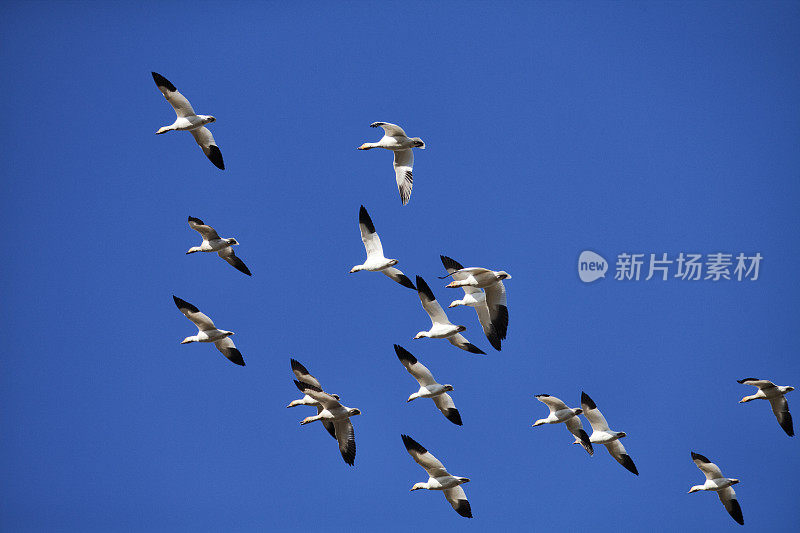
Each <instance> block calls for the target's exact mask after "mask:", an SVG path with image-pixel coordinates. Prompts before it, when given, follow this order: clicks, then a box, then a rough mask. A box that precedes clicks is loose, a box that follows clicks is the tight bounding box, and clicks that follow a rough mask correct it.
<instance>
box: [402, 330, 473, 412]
mask: <svg viewBox="0 0 800 533" xmlns="http://www.w3.org/2000/svg"><path fill="white" fill-rule="evenodd" d="M394 351H395V353H396V354H397V358H398V359H400V362H401V363H403V366H404V367H406V370H408V373H409V374H411V375H412V376H414V379H416V380H417V381H418V382H419V390H418V391H417V392H415V393H414V394H412V395H411V396H409V397H408V400H406V401H407V402H410V401H412V400H416V399H417V398H431V399H433V403H435V404H436V407H438V408H439V410H440V411H441V412H442V414H443V415H444V417H445V418H446V419H448V420H449V421H450V422H452V423H453V424H455V425H457V426H460V425H461V415H460V414H459V412H458V409H456V404H455V403H453V399H452V398H451V397H450V395H449V394H447V393H448V392H449V391H452V390H453V386H452V385H442V384H440V383H436V379H434V377H433V374H431V371H430V370H428V368H427V367H426V366H425V365H423V364H422V363H420V362H419V361H418V360H417V358H416V357H414V356H413V355H411V354H410V353H409V352H408V350H406V349H405V348H403V347H402V346H399V345H397V344H395V345H394Z"/></svg>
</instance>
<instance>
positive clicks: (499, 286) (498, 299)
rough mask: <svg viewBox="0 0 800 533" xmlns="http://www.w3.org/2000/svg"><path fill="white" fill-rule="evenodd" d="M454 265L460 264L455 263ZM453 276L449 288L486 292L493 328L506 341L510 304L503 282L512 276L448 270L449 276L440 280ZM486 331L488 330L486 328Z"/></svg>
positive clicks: (475, 269) (477, 270) (472, 269)
mask: <svg viewBox="0 0 800 533" xmlns="http://www.w3.org/2000/svg"><path fill="white" fill-rule="evenodd" d="M451 261H452V260H451ZM442 262H444V259H442ZM453 263H455V264H458V263H456V262H455V261H453ZM454 266H455V265H454V264H451V267H454ZM459 266H460V265H459ZM445 268H447V265H445ZM451 270H452V271H451ZM451 276H452V278H453V281H451V282H450V283H448V284H447V287H448V288H451V289H452V288H455V287H461V288H463V289H464V290H465V291H466V290H467V287H471V288H473V289H483V290H484V292H485V293H486V306H487V308H488V309H489V318H490V319H491V323H492V327H493V328H494V330H495V334H496V335H497V337H498V338H499V339H500V340H503V339H505V338H506V333H507V331H508V303H507V302H506V287H505V285H503V280H504V279H511V275H510V274H509V273H508V272H506V271H505V270H497V271H495V270H489V269H487V268H479V267H469V268H459V269H455V268H447V276H441V277H440V278H439V279H445V278H447V277H451ZM485 330H486V328H484V331H485Z"/></svg>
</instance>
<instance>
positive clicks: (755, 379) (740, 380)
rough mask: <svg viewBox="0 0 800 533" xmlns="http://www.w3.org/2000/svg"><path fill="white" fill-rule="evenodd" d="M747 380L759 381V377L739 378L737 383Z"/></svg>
mask: <svg viewBox="0 0 800 533" xmlns="http://www.w3.org/2000/svg"><path fill="white" fill-rule="evenodd" d="M745 381H758V378H744V379H737V380H736V383H744V382H745Z"/></svg>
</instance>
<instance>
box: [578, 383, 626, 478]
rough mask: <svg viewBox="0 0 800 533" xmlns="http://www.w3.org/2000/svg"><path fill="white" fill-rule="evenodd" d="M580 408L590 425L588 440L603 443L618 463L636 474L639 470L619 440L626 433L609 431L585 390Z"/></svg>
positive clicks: (603, 418) (593, 442)
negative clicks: (590, 430)
mask: <svg viewBox="0 0 800 533" xmlns="http://www.w3.org/2000/svg"><path fill="white" fill-rule="evenodd" d="M581 409H582V410H583V416H585V417H586V420H588V421H589V424H591V426H592V434H591V435H590V436H589V442H591V443H592V444H605V447H606V449H607V450H608V453H610V454H611V457H613V458H614V459H616V460H617V462H618V463H619V464H621V465H622V466H624V467H625V468H626V469H627V470H628V471H629V472H633V473H634V474H636V475H637V476H638V475H639V471H638V470H636V465H635V464H633V459H631V456H630V455H628V453H627V452H626V451H625V447H624V446H623V445H622V443H621V442H620V441H619V439H621V438H622V437H625V436H626V434H625V432H624V431H611V429H610V428H609V427H608V422H606V419H605V417H604V416H603V413H601V412H600V409H598V408H597V405H595V403H594V401H592V399H591V398H589V395H588V394H586V393H585V392H581Z"/></svg>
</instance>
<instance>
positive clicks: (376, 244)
mask: <svg viewBox="0 0 800 533" xmlns="http://www.w3.org/2000/svg"><path fill="white" fill-rule="evenodd" d="M152 75H153V80H154V81H155V82H156V85H157V86H158V88H159V90H160V91H161V92H162V93H163V95H164V97H165V98H166V99H167V101H168V102H169V103H170V104H171V105H172V107H173V108H174V110H175V113H176V115H177V118H176V120H175V122H174V123H173V124H172V125H170V126H165V127H162V128H159V130H158V131H157V132H156V133H157V134H162V133H166V132H168V131H173V130H179V131H189V132H190V133H191V134H192V136H194V139H195V141H196V142H197V144H198V145H199V146H200V148H201V149H202V150H203V153H204V154H205V155H206V156H207V157H208V159H209V160H210V161H211V162H212V163H213V164H214V166H216V167H217V168H219V169H221V170H224V169H225V164H224V162H223V159H222V152H221V151H220V149H219V147H218V146H217V144H216V142H215V141H214V137H213V135H212V134H211V132H210V131H209V130H208V128H206V127H205V126H206V125H207V124H210V123H212V122H214V121H216V119H215V118H214V117H213V116H210V115H197V114H195V112H194V110H193V109H192V106H191V104H190V103H189V101H188V100H187V99H186V98H185V97H184V96H183V95H182V94H181V93H180V92H178V90H177V89H176V88H175V86H174V85H173V84H172V83H170V81H169V80H167V79H166V78H164V77H163V76H161V75H160V74H158V73H156V72H153V73H152ZM371 127H373V128H377V127H381V128H383V130H384V136H383V137H382V138H381V139H380V140H379V141H378V142H377V143H364V144H362V145H361V146H359V147H358V149H359V150H369V149H371V148H384V149H387V150H391V151H392V152H393V153H394V170H395V180H396V182H397V188H398V191H399V192H400V200H401V201H402V203H403V205H405V204H407V203H408V201H409V199H410V197H411V189H412V186H413V177H412V167H413V164H414V154H413V151H412V149H413V148H420V149H424V148H425V143H424V142H423V141H422V139H420V138H419V137H413V138H409V137H408V136H406V134H405V132H404V131H403V129H402V128H401V127H399V126H397V125H395V124H389V123H387V122H375V123H373V124H371ZM188 222H189V227H191V228H192V229H193V230H195V231H197V232H198V233H200V235H201V236H202V238H203V241H202V243H201V244H200V246H194V247H192V248H190V249H189V250H188V251H187V252H186V253H187V254H192V253H195V252H216V253H217V254H218V255H219V256H220V257H221V258H222V259H224V260H225V261H226V262H228V263H229V264H230V265H232V266H233V267H234V268H235V269H237V270H238V271H240V272H242V273H244V274H246V275H248V276H250V275H252V274H251V272H250V270H249V269H248V268H247V266H246V265H245V264H244V262H243V261H242V260H241V259H240V258H239V257H237V256H236V254H235V253H234V251H233V246H235V245H238V244H239V243H238V242H237V241H236V239H234V238H225V239H223V238H221V237H220V236H219V234H218V233H217V232H216V230H215V229H214V228H212V227H211V226H209V225H206V224H204V223H203V221H202V220H200V219H198V218H195V217H189V219H188ZM358 225H359V229H360V231H361V240H362V242H363V243H364V248H365V249H366V253H367V258H366V260H365V261H364V262H363V263H362V264H360V265H356V266H354V267H353V268H352V269H350V272H351V273H353V272H358V271H361V270H367V271H370V272H382V273H383V274H385V275H386V276H387V277H389V278H391V279H392V280H394V281H395V282H397V283H398V284H400V285H402V286H403V287H407V288H409V289H414V290H416V291H417V295H418V296H419V299H420V302H421V303H422V308H423V309H424V310H425V312H426V313H427V314H428V316H429V317H430V319H431V327H430V328H429V329H428V330H425V331H420V332H419V333H417V334H416V336H414V339H420V338H424V337H427V338H433V339H447V340H448V341H449V342H450V343H451V344H453V345H454V346H456V347H457V348H460V349H462V350H465V351H468V352H470V353H474V354H484V355H485V352H484V351H482V350H481V349H480V348H478V347H477V346H475V345H474V344H472V343H470V342H469V341H468V340H467V339H466V338H465V337H464V336H463V335H462V334H461V333H462V332H463V331H465V330H466V329H467V328H466V326H462V325H455V324H453V323H452V322H450V320H449V319H448V317H447V314H446V313H445V312H444V309H442V306H441V305H439V303H438V302H437V300H436V297H435V296H434V294H433V291H432V290H431V288H430V287H429V286H428V284H427V283H426V282H425V280H424V279H422V278H421V277H420V276H416V284H415V283H412V281H411V280H410V279H409V278H408V277H407V276H406V275H405V274H403V272H401V271H400V270H399V269H397V268H395V265H397V263H398V260H397V259H387V258H386V256H385V255H384V253H383V246H382V244H381V240H380V237H379V236H378V233H377V232H376V231H375V226H374V224H373V222H372V219H371V218H370V216H369V214H368V213H367V210H366V209H365V208H364V206H363V205H362V206H361V208H360V210H359V215H358ZM440 258H441V261H442V265H443V266H444V269H445V271H446V272H447V275H445V276H441V277H440V278H439V279H446V278H452V281H451V282H450V283H449V284H448V285H447V287H448V288H458V287H461V288H462V289H463V290H464V297H463V298H462V299H461V300H454V301H453V302H452V303H450V305H449V306H448V307H450V308H452V307H456V306H469V307H472V308H474V309H475V311H476V313H477V314H478V321H479V323H480V325H481V328H482V329H483V332H484V335H485V336H486V338H487V340H488V341H489V343H490V344H491V346H492V347H493V348H494V349H495V350H498V351H499V350H501V348H502V341H503V340H504V339H505V338H506V334H507V330H508V307H507V299H506V289H505V286H504V285H503V280H506V279H511V276H510V275H509V274H508V273H507V272H505V271H503V270H500V271H494V270H490V269H486V268H478V267H470V268H464V267H463V266H462V265H461V264H460V263H458V262H457V261H455V260H454V259H452V258H450V257H447V256H444V255H442V256H440ZM173 299H174V301H175V305H176V306H177V307H178V309H180V311H181V312H182V313H183V314H184V315H185V316H186V318H188V319H189V320H191V321H192V322H193V323H194V324H195V326H197V329H198V332H197V335H192V336H189V337H186V338H185V339H184V340H183V341H181V344H187V343H191V342H213V343H214V345H215V346H216V347H217V349H218V350H219V351H220V352H221V353H222V354H223V355H224V356H225V357H226V358H228V359H229V360H230V361H231V362H232V363H234V364H237V365H240V366H244V365H245V362H244V358H243V357H242V354H241V353H240V352H239V350H238V349H237V348H236V346H235V345H234V343H233V341H232V340H231V338H230V337H231V335H233V334H234V332H232V331H227V330H223V329H218V328H217V327H216V326H215V325H214V322H213V321H212V320H211V319H210V318H209V317H208V316H207V315H205V314H204V313H202V312H201V311H200V310H199V309H198V308H197V307H195V306H194V305H192V304H191V303H189V302H187V301H185V300H182V299H181V298H178V297H177V296H174V295H173ZM394 349H395V353H396V354H397V357H398V359H399V360H400V362H401V363H402V365H403V366H404V367H405V369H406V370H407V371H408V372H409V374H411V375H412V376H413V377H414V379H416V380H417V382H418V383H419V390H418V391H417V392H415V393H413V394H411V395H410V396H409V397H408V400H407V401H408V402H411V401H413V400H415V399H417V398H430V399H432V400H433V403H434V404H435V405H436V407H437V408H438V409H439V411H441V412H442V414H443V415H444V417H445V418H447V420H449V421H450V422H452V423H453V424H456V425H459V426H460V425H462V421H461V415H460V413H459V412H458V409H456V406H455V403H454V402H453V399H452V398H451V397H450V395H449V394H447V393H448V392H450V391H452V390H453V386H452V385H449V384H445V385H443V384H440V383H438V382H437V381H436V379H435V378H434V377H433V374H432V373H431V371H430V370H429V369H428V368H427V367H426V366H425V365H423V364H422V363H421V362H419V360H417V358H416V357H414V356H413V355H412V354H411V353H410V352H408V350H406V349H405V348H403V347H402V346H399V345H397V344H395V345H394ZM290 363H291V369H292V372H293V374H294V377H295V379H294V384H295V386H297V388H298V389H299V390H300V392H302V393H303V397H302V398H301V399H299V400H294V401H292V402H291V403H290V404H289V405H287V407H296V406H298V405H305V406H310V407H315V408H316V410H317V414H316V415H314V416H309V417H306V418H305V419H303V421H301V422H300V424H301V425H306V424H310V423H311V422H315V421H317V420H319V421H320V422H321V423H322V425H323V427H324V428H325V430H326V431H327V432H328V433H329V434H330V435H331V437H333V438H334V439H336V441H337V443H338V445H339V451H340V453H341V455H342V458H343V459H344V461H345V463H347V464H348V465H350V466H353V465H354V463H355V456H356V443H355V430H354V428H353V424H352V422H351V421H350V418H351V417H353V416H356V415H360V414H361V411H360V410H359V409H355V408H350V407H347V406H345V405H342V404H341V403H340V398H339V396H338V395H337V394H331V393H327V392H325V391H324V389H323V388H322V385H321V384H320V382H319V380H317V379H316V378H315V377H314V376H312V375H311V374H310V373H309V371H308V370H307V369H306V367H305V366H303V365H302V364H301V363H300V362H298V361H296V360H295V359H291V360H290ZM738 382H739V383H742V384H746V385H753V386H756V387H757V388H758V392H756V393H755V394H753V395H751V396H745V397H744V398H742V399H741V400H740V403H746V402H749V401H752V400H756V399H765V400H769V402H770V405H771V406H772V412H773V413H774V414H775V417H776V418H777V420H778V423H779V424H780V426H781V428H783V430H784V431H785V432H786V434H787V435H789V436H794V429H793V426H792V417H791V414H790V413H789V406H788V403H787V402H786V398H785V397H784V394H785V393H787V392H790V391H792V390H794V387H788V386H777V385H775V384H773V383H772V382H770V381H767V380H763V379H757V378H745V379H742V380H739V381H738ZM535 397H536V399H538V400H539V401H540V402H542V403H544V404H545V405H547V407H548V408H549V409H550V413H549V415H548V416H547V417H546V418H542V419H539V420H536V422H535V423H534V424H533V426H534V427H536V426H540V425H543V424H559V423H564V424H565V426H566V427H567V430H568V431H569V432H570V433H571V434H572V435H573V436H574V437H575V440H574V442H573V444H580V445H581V446H582V447H583V448H584V450H586V452H587V453H588V454H589V455H594V448H593V446H592V445H593V444H603V445H604V446H605V447H606V449H607V450H608V452H609V453H610V454H611V456H612V457H613V458H614V459H615V460H616V461H617V462H619V463H620V464H621V465H622V466H623V467H624V468H625V469H627V470H628V471H630V472H632V473H633V474H636V475H637V476H638V475H639V471H638V470H637V468H636V465H635V464H634V462H633V459H631V457H630V455H628V453H627V451H626V450H625V447H624V446H623V445H622V443H621V442H620V439H621V438H623V437H626V434H625V432H623V431H612V430H611V428H610V427H609V425H608V422H607V421H606V419H605V417H604V416H603V414H602V413H601V412H600V410H599V409H598V408H597V405H596V404H595V402H594V401H593V400H592V399H591V398H590V397H589V395H588V394H586V393H585V392H581V406H580V408H570V407H568V406H567V405H566V404H565V403H564V402H563V401H561V400H560V399H558V398H556V397H555V396H551V395H549V394H537V395H536V396H535ZM578 415H583V416H584V417H585V418H586V419H587V420H588V421H589V424H590V426H591V428H592V433H591V435H589V434H587V433H586V431H585V430H584V429H583V426H582V424H581V421H580V418H579V416H578ZM401 437H402V440H403V444H404V445H405V448H406V451H408V453H409V454H410V455H411V457H412V458H413V459H414V461H416V462H417V463H418V464H419V465H420V466H421V467H422V468H424V469H425V471H426V472H427V473H428V481H426V482H423V483H416V484H415V485H414V486H413V487H412V488H411V490H412V491H414V490H418V489H428V490H439V491H442V492H443V493H444V496H445V498H446V499H447V501H448V502H449V503H450V504H451V505H452V507H453V509H455V511H456V512H457V513H458V514H459V515H461V516H464V517H467V518H472V510H471V507H470V504H469V501H468V500H467V497H466V494H465V492H464V489H463V488H462V487H461V485H462V484H464V483H467V482H469V478H466V477H460V476H453V475H451V474H450V473H448V472H447V470H446V469H445V467H444V465H443V464H442V463H441V461H439V460H438V459H437V458H436V457H434V456H433V455H432V454H431V453H430V452H429V451H428V450H427V449H425V448H424V447H423V446H422V445H421V444H419V443H418V442H417V441H415V440H414V439H413V438H411V437H409V436H408V435H401ZM691 456H692V460H693V461H694V463H695V464H696V465H697V467H698V468H699V469H700V470H701V471H702V472H703V474H704V475H705V476H706V481H705V483H704V484H703V485H695V486H693V487H692V488H691V489H690V490H689V492H690V493H692V492H697V491H715V492H716V493H717V494H718V496H719V498H720V501H721V502H722V504H723V505H724V506H725V509H726V510H727V511H728V513H729V514H730V515H731V516H732V517H733V519H734V520H735V521H736V522H738V523H739V524H744V519H743V516H742V509H741V507H740V506H739V503H738V501H737V499H736V493H735V492H734V490H733V488H732V486H733V485H735V484H736V483H739V480H738V479H734V478H728V477H725V476H723V475H722V472H721V471H720V469H719V467H718V466H717V465H715V464H714V463H712V462H711V461H710V460H708V459H707V458H706V457H705V456H703V455H700V454H699V453H695V452H692V454H691Z"/></svg>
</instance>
